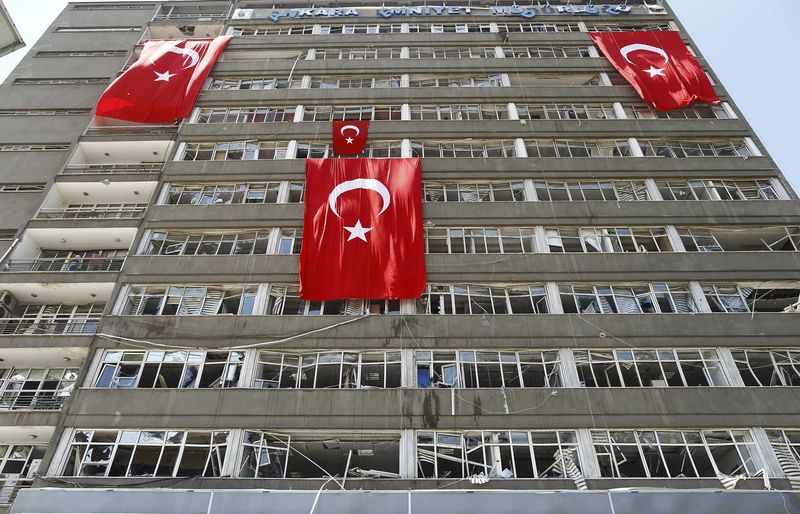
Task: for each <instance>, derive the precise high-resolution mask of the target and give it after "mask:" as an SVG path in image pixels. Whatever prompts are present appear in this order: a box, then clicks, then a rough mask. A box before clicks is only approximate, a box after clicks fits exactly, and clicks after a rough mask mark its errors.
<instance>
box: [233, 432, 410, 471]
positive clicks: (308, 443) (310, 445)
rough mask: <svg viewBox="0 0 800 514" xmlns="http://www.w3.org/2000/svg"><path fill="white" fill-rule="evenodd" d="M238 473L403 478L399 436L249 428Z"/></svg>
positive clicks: (245, 436) (243, 443)
mask: <svg viewBox="0 0 800 514" xmlns="http://www.w3.org/2000/svg"><path fill="white" fill-rule="evenodd" d="M348 465H349V466H350V467H349V469H345V468H347V466H348ZM236 469H237V473H236V475H237V476H238V477H240V478H328V477H333V476H337V475H338V476H342V475H343V474H345V473H346V474H347V477H348V478H350V477H352V478H400V474H399V472H400V437H399V435H395V434H386V433H368V432H359V433H358V434H341V433H336V434H319V433H317V434H313V435H312V434H309V435H303V434H277V433H273V432H264V431H261V430H245V432H244V441H243V442H242V457H241V462H240V463H239V465H238V466H237V467H236Z"/></svg>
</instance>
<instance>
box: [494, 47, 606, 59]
mask: <svg viewBox="0 0 800 514" xmlns="http://www.w3.org/2000/svg"><path fill="white" fill-rule="evenodd" d="M503 54H504V55H505V56H506V57H512V58H517V59H528V58H535V59H556V58H557V59H564V58H588V57H591V54H590V52H589V48H588V47H585V46H559V47H552V46H547V47H524V46H522V47H518V46H514V47H504V48H503Z"/></svg>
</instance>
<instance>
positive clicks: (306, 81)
mask: <svg viewBox="0 0 800 514" xmlns="http://www.w3.org/2000/svg"><path fill="white" fill-rule="evenodd" d="M300 89H311V75H303V78H302V79H300Z"/></svg>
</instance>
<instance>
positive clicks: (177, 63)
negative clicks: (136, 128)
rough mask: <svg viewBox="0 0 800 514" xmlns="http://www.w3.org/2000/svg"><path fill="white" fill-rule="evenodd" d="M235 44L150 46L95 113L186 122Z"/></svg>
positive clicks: (215, 41) (136, 119)
mask: <svg viewBox="0 0 800 514" xmlns="http://www.w3.org/2000/svg"><path fill="white" fill-rule="evenodd" d="M230 39H231V38H230V36H223V37H218V38H215V39H181V40H174V41H147V42H146V43H145V44H144V49H143V50H142V55H141V56H140V57H139V60H137V61H136V62H135V63H133V65H132V66H131V67H130V68H128V69H127V70H125V72H124V73H123V74H122V75H120V76H119V77H117V79H116V80H115V81H114V82H112V83H111V85H110V86H108V89H106V90H105V92H104V93H103V95H102V96H101V97H100V100H98V101H97V110H96V111H95V114H96V115H97V116H105V117H108V118H115V119H119V120H126V121H133V122H137V123H173V122H174V121H176V120H180V119H183V118H185V117H187V116H188V115H189V114H190V113H191V112H192V108H193V107H194V103H195V101H196V100H197V95H198V94H200V89H201V88H202V87H203V82H205V80H206V77H207V76H208V72H210V71H211V68H212V67H213V66H214V63H216V62H217V59H218V58H219V56H220V54H222V51H223V50H224V49H225V47H226V46H227V45H228V41H230Z"/></svg>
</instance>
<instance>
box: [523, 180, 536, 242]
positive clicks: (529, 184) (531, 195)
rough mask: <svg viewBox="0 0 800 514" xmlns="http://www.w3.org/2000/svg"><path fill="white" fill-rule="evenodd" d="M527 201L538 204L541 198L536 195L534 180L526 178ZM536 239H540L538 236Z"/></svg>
mask: <svg viewBox="0 0 800 514" xmlns="http://www.w3.org/2000/svg"><path fill="white" fill-rule="evenodd" d="M525 201H526V202H538V201H539V197H538V196H537V195H536V188H534V187H533V179H532V178H526V179H525ZM536 237H539V236H538V235H537V236H536Z"/></svg>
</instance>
